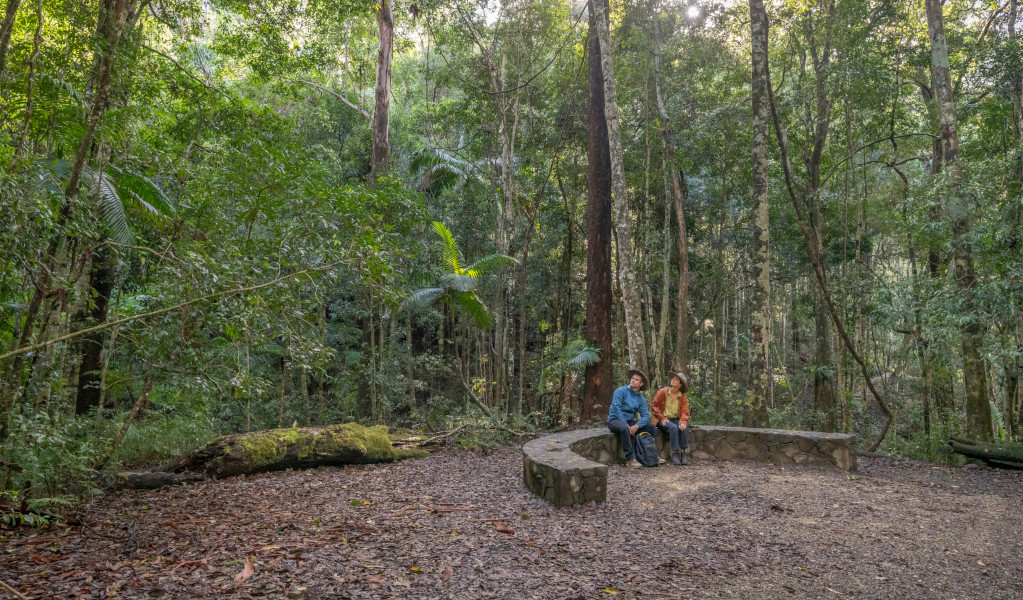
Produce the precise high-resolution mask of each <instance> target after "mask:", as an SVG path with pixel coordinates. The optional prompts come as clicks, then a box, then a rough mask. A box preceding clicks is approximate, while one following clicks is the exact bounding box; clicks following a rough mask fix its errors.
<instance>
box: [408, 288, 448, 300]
mask: <svg viewBox="0 0 1023 600" xmlns="http://www.w3.org/2000/svg"><path fill="white" fill-rule="evenodd" d="M444 292H445V290H444V288H439V287H434V288H423V289H419V290H415V291H414V292H412V293H411V294H409V295H408V300H409V302H416V303H420V304H430V303H431V302H433V301H435V300H437V299H438V298H440V297H441V296H443V295H444Z"/></svg>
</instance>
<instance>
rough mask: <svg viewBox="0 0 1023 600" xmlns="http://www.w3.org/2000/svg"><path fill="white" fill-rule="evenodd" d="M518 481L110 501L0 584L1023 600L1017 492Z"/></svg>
mask: <svg viewBox="0 0 1023 600" xmlns="http://www.w3.org/2000/svg"><path fill="white" fill-rule="evenodd" d="M521 466H522V458H521V452H520V451H519V450H518V449H513V448H507V449H501V450H498V451H496V452H493V453H490V454H486V455H484V454H480V453H471V452H440V453H437V454H434V455H432V456H429V457H427V458H423V459H417V460H409V461H405V462H401V463H396V464H389V465H367V466H352V467H346V468H321V469H315V470H312V471H299V472H284V473H271V474H263V475H257V476H248V477H237V478H232V479H227V480H223V481H218V482H210V483H202V484H197V485H189V486H183V487H174V488H164V489H160V490H155V491H135V492H120V493H115V494H108V495H104V496H101V497H98V498H96V499H95V500H94V502H93V503H92V505H91V507H90V508H89V510H88V512H87V513H85V514H84V515H83V517H82V519H83V521H84V522H85V523H87V526H86V527H81V526H77V527H69V528H60V529H51V530H31V529H19V530H15V531H3V532H0V533H2V535H3V536H4V539H3V542H2V547H3V549H4V550H3V552H0V580H2V581H3V582H5V583H6V584H8V585H10V586H12V587H13V588H15V589H16V590H18V592H19V593H20V594H22V595H23V596H24V597H26V598H33V599H36V598H47V599H50V598H67V599H70V598H83V599H85V598H231V599H234V598H264V597H270V598H309V599H317V598H324V599H326V598H466V599H475V598H501V599H508V600H518V599H520V598H545V599H547V598H550V599H557V600H577V599H579V598H583V599H596V598H603V599H613V598H687V599H688V598H751V599H752V598H756V599H763V598H766V599H770V598H788V597H791V598H835V599H836V600H837V599H843V598H859V599H868V598H878V599H881V598H897V599H899V600H909V599H913V598H920V599H933V598H942V599H946V600H951V599H957V600H966V599H971V598H977V599H980V598H984V599H986V600H987V599H1008V598H1023V472H1009V471H997V470H990V469H987V468H981V467H970V468H950V467H944V466H935V465H931V464H928V463H921V462H912V461H903V460H893V459H886V458H862V457H861V458H860V461H859V466H860V470H859V471H858V472H856V473H847V472H844V471H837V470H831V469H825V468H820V467H787V468H782V467H777V466H772V465H766V464H759V463H751V462H702V461H696V462H694V463H693V464H691V465H689V466H687V467H681V468H679V467H671V466H667V467H661V468H657V469H641V470H629V469H627V468H626V467H623V466H614V467H612V468H611V470H610V474H609V476H608V501H607V503H605V504H602V505H596V506H592V505H591V506H582V507H577V508H560V509H559V508H555V507H552V506H550V505H548V504H547V503H545V502H544V501H542V500H539V499H538V498H536V497H534V496H533V495H532V494H530V493H529V492H528V491H526V489H525V488H524V486H523V484H522V473H521ZM247 558H251V562H248V561H247V560H246V559H247ZM2 587H3V586H0V588H2ZM11 597H15V596H13V594H11V593H10V592H8V591H4V590H2V589H0V598H5V599H6V598H11Z"/></svg>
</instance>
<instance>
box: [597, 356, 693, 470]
mask: <svg viewBox="0 0 1023 600" xmlns="http://www.w3.org/2000/svg"><path fill="white" fill-rule="evenodd" d="M645 389H646V375H644V374H643V372H642V371H639V370H637V369H632V370H631V371H629V384H628V385H623V386H622V387H620V388H618V389H617V390H615V392H614V395H613V396H612V397H611V409H610V410H609V411H608V415H607V428H608V429H610V430H611V432H612V433H615V434H617V435H618V441H619V443H620V444H621V447H622V450H623V451H624V452H625V460H626V462H625V464H627V465H628V466H630V467H633V468H639V467H640V464H639V461H638V460H636V451H635V449H634V448H633V447H632V437H631V436H633V435H636V433H637V432H639V431H645V432H647V433H649V434H650V435H653V434H654V433H655V432H656V430H655V429H654V426H653V425H651V424H650V411H649V410H648V409H647V405H646V398H644V397H643V394H641V393H640V392H642V391H643V390H645ZM687 416H688V415H687Z"/></svg>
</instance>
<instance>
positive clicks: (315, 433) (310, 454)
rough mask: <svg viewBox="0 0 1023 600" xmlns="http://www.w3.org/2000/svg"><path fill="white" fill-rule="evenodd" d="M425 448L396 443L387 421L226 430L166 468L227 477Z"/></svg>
mask: <svg viewBox="0 0 1023 600" xmlns="http://www.w3.org/2000/svg"><path fill="white" fill-rule="evenodd" d="M425 454H426V453H425V452H423V451H422V450H404V449H401V448H395V447H394V446H393V445H392V444H391V438H390V436H388V434H387V427H385V426H382V425H379V426H376V427H363V426H362V425H359V424H357V423H344V424H341V425H331V426H329V427H302V428H299V427H292V428H291V429H270V430H267V431H256V432H252V433H239V434H235V435H228V436H224V437H221V438H218V439H216V440H213V441H212V442H210V443H209V444H206V445H205V446H203V447H202V448H198V449H196V450H193V451H192V452H189V453H188V454H186V455H184V456H182V457H181V458H179V459H177V460H176V461H174V462H173V463H171V464H170V465H168V466H167V469H166V470H168V471H173V472H181V471H197V472H200V473H205V474H207V475H211V476H213V477H230V476H232V475H242V474H248V473H262V472H265V471H280V470H283V469H309V468H312V467H321V466H328V465H349V464H363V463H382V462H392V461H395V460H400V459H402V458H411V457H415V456H424V455H425Z"/></svg>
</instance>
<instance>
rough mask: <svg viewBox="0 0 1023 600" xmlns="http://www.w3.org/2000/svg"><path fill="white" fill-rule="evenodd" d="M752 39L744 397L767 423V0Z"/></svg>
mask: <svg viewBox="0 0 1023 600" xmlns="http://www.w3.org/2000/svg"><path fill="white" fill-rule="evenodd" d="M749 9H750V28H751V30H752V42H753V54H752V56H753V82H752V90H753V198H754V202H755V203H756V217H755V218H754V221H753V244H754V249H753V309H752V311H753V315H752V317H753V331H752V336H751V340H750V341H751V345H752V347H751V348H750V352H751V353H752V359H753V364H752V366H751V371H752V372H751V377H752V379H753V387H752V389H751V390H750V392H749V395H748V398H747V401H746V411H745V413H744V416H743V424H744V425H746V426H747V427H767V426H769V425H770V419H769V418H768V415H767V407H768V406H769V405H770V398H771V370H770V365H769V364H768V362H767V358H768V342H769V340H770V335H771V334H770V323H771V314H770V310H771V304H770V302H771V249H770V241H771V235H770V204H769V202H768V195H767V119H768V103H767V85H768V83H767V82H768V79H767V39H768V31H767V13H766V12H765V10H764V2H763V0H749Z"/></svg>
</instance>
